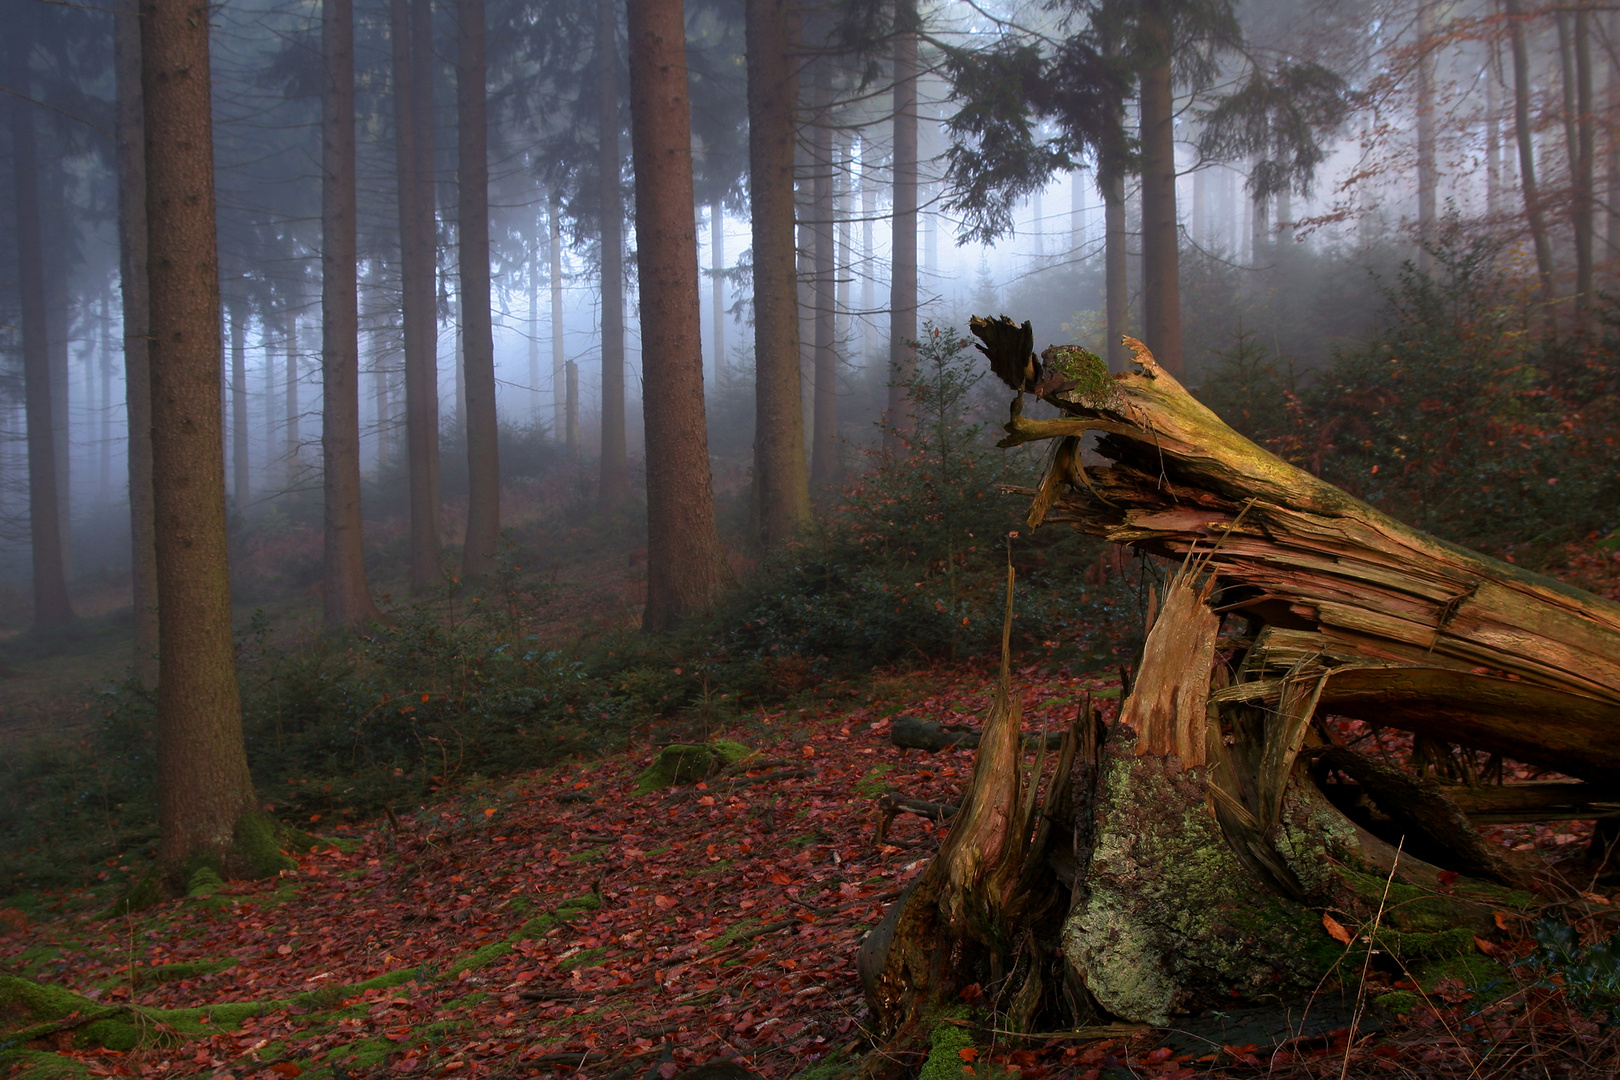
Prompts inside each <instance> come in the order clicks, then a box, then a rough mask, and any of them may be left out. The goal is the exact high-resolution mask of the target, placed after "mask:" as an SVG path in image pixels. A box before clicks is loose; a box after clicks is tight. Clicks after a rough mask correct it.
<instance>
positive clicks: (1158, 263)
mask: <svg viewBox="0 0 1620 1080" xmlns="http://www.w3.org/2000/svg"><path fill="white" fill-rule="evenodd" d="M1141 19H1142V44H1143V47H1144V48H1145V50H1146V52H1147V54H1148V56H1149V57H1150V60H1149V62H1148V63H1147V65H1146V66H1145V67H1144V69H1143V71H1142V76H1141V79H1142V95H1141V118H1140V119H1141V135H1142V330H1143V337H1144V340H1146V341H1147V343H1148V347H1149V348H1151V349H1152V350H1153V355H1155V356H1157V357H1158V358H1159V363H1160V364H1161V365H1163V366H1164V368H1165V370H1167V371H1170V372H1172V373H1175V374H1178V375H1179V374H1180V373H1181V269H1180V255H1179V251H1178V246H1179V243H1180V235H1179V232H1180V230H1179V228H1178V226H1177V223H1176V132H1175V100H1174V96H1173V94H1172V91H1171V77H1170V58H1171V40H1170V22H1169V16H1168V15H1167V14H1166V12H1165V11H1164V9H1163V7H1162V6H1161V0H1151V2H1147V3H1144V4H1143V5H1142V7H1141Z"/></svg>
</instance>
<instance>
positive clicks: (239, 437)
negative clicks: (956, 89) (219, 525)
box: [230, 301, 253, 513]
mask: <svg viewBox="0 0 1620 1080" xmlns="http://www.w3.org/2000/svg"><path fill="white" fill-rule="evenodd" d="M230 313H231V477H232V482H231V495H232V497H233V498H235V500H236V511H237V513H242V512H243V511H244V509H245V508H246V507H247V503H248V495H249V490H248V489H249V488H250V487H251V485H252V482H253V481H252V473H251V472H249V471H248V399H247V305H246V304H245V303H242V302H241V301H238V302H237V303H234V304H232V305H230Z"/></svg>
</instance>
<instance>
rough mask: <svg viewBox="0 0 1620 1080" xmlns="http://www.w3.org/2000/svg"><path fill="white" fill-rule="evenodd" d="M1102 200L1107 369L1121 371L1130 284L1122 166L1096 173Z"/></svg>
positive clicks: (1127, 324) (1124, 361) (1123, 364)
mask: <svg viewBox="0 0 1620 1080" xmlns="http://www.w3.org/2000/svg"><path fill="white" fill-rule="evenodd" d="M1097 179H1098V190H1099V191H1100V193H1101V194H1102V200H1103V294H1104V297H1103V304H1104V306H1105V307H1106V309H1107V311H1106V315H1105V321H1106V323H1107V327H1108V330H1107V333H1108V354H1107V355H1108V369H1109V370H1110V371H1123V370H1124V369H1125V363H1126V353H1125V345H1124V340H1125V332H1126V331H1127V330H1128V329H1129V328H1130V317H1131V314H1130V303H1131V283H1130V275H1129V273H1128V272H1127V269H1126V265H1125V245H1126V244H1127V243H1128V242H1129V238H1128V237H1127V236H1126V235H1125V173H1124V169H1123V167H1122V166H1114V167H1111V168H1110V169H1108V170H1107V171H1106V172H1103V171H1102V170H1101V169H1099V172H1098V177H1097Z"/></svg>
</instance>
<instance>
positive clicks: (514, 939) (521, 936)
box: [506, 912, 557, 945]
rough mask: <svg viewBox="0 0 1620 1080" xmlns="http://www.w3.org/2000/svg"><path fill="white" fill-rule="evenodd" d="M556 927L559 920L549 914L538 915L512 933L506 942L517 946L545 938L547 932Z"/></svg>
mask: <svg viewBox="0 0 1620 1080" xmlns="http://www.w3.org/2000/svg"><path fill="white" fill-rule="evenodd" d="M556 925H557V919H556V918H555V917H554V916H553V915H551V914H550V913H549V912H548V913H546V914H544V915H536V916H535V917H534V918H532V919H530V920H529V921H528V922H526V923H524V924H523V925H522V926H520V927H518V928H517V929H516V930H514V931H512V933H511V934H509V935H508V936H507V938H506V940H507V941H510V942H511V943H512V944H514V945H516V944H517V943H518V942H520V941H530V940H532V939H534V938H538V937H544V936H545V933H546V931H547V930H550V929H551V928H552V927H553V926H556Z"/></svg>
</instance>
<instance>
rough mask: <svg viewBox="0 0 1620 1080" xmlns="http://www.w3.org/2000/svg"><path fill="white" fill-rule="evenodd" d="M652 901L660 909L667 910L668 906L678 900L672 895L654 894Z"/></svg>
mask: <svg viewBox="0 0 1620 1080" xmlns="http://www.w3.org/2000/svg"><path fill="white" fill-rule="evenodd" d="M653 903H654V904H657V905H658V909H659V910H660V911H668V910H669V909H670V908H672V907H674V906H675V905H676V904H677V903H679V901H677V900H676V899H675V898H674V897H672V896H655V897H653Z"/></svg>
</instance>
